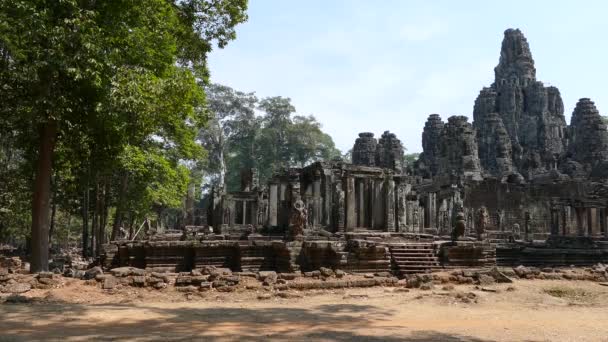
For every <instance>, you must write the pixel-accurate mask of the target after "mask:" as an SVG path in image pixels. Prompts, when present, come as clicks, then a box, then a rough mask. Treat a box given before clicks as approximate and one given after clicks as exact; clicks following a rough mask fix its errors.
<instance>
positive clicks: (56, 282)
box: [38, 278, 59, 286]
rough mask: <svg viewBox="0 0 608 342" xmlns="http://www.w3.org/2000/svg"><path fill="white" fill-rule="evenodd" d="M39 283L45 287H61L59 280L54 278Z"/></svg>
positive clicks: (39, 280)
mask: <svg viewBox="0 0 608 342" xmlns="http://www.w3.org/2000/svg"><path fill="white" fill-rule="evenodd" d="M38 282H39V283H41V284H44V285H49V286H56V285H59V280H57V279H53V278H40V279H38Z"/></svg>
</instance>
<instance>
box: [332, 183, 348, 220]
mask: <svg viewBox="0 0 608 342" xmlns="http://www.w3.org/2000/svg"><path fill="white" fill-rule="evenodd" d="M343 188H344V186H343V184H342V181H337V182H336V183H335V184H334V199H333V203H334V215H335V216H334V220H335V221H334V222H335V225H336V227H335V229H336V231H338V232H344V221H345V220H344V218H345V216H346V208H345V206H346V205H345V195H344V190H343Z"/></svg>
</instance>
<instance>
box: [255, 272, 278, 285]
mask: <svg viewBox="0 0 608 342" xmlns="http://www.w3.org/2000/svg"><path fill="white" fill-rule="evenodd" d="M277 278H278V275H277V272H275V271H260V272H258V279H259V280H260V281H262V282H264V283H267V284H274V283H276V281H277Z"/></svg>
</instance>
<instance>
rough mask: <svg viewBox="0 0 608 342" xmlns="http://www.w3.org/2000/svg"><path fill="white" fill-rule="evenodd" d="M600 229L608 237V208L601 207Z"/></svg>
mask: <svg viewBox="0 0 608 342" xmlns="http://www.w3.org/2000/svg"><path fill="white" fill-rule="evenodd" d="M599 212H600V230H601V231H602V234H603V235H604V236H605V237H608V225H606V208H600V209H599Z"/></svg>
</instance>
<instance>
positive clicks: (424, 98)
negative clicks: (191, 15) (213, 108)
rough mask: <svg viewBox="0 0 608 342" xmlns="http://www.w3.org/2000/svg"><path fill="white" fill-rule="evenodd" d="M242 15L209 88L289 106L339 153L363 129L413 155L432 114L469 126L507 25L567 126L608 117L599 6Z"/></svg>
mask: <svg viewBox="0 0 608 342" xmlns="http://www.w3.org/2000/svg"><path fill="white" fill-rule="evenodd" d="M248 12H249V21H248V22H247V23H245V24H243V25H240V26H239V27H238V28H237V39H236V40H235V41H233V42H231V43H230V44H229V45H228V46H227V47H226V48H224V49H221V50H220V49H217V50H215V51H214V52H212V53H211V55H210V58H209V64H210V69H211V80H212V82H216V83H221V84H225V85H228V86H231V87H233V88H235V89H238V90H241V91H255V92H256V94H257V95H258V96H259V97H266V96H278V95H280V96H285V97H290V98H291V99H292V103H293V104H294V105H295V107H296V109H297V111H298V114H304V115H307V114H314V115H315V116H316V117H317V119H318V120H319V121H320V122H321V123H322V124H323V129H324V130H325V131H326V132H328V133H329V134H330V135H331V136H332V137H333V138H334V141H335V142H336V145H337V147H338V148H340V149H342V150H343V151H346V150H348V149H349V148H351V147H352V145H353V143H354V140H355V138H356V137H357V134H358V133H359V132H364V131H370V132H374V133H375V134H376V136H379V135H381V134H382V132H383V131H385V130H390V131H391V132H394V133H396V134H397V136H398V137H399V138H400V139H401V141H402V142H403V143H404V145H405V147H406V148H407V149H408V150H409V151H410V152H420V151H421V149H422V147H421V134H422V128H423V126H424V122H425V121H426V118H427V117H428V115H429V114H431V113H438V114H440V115H441V117H442V118H444V119H446V118H447V117H449V116H451V115H467V116H469V117H471V116H472V112H473V103H474V101H475V98H476V97H477V94H478V93H479V91H480V90H481V88H482V87H484V86H489V85H490V84H491V83H492V81H493V77H494V67H495V66H496V64H497V63H498V58H499V55H500V45H501V41H502V37H503V32H504V30H505V29H507V28H510V27H512V28H520V29H521V30H522V31H523V32H524V35H525V36H526V37H527V39H528V42H529V43H530V48H531V50H532V55H533V57H534V59H535V61H536V69H537V79H538V80H540V81H543V82H544V83H545V85H553V86H556V87H558V88H559V89H560V91H561V94H562V97H563V99H564V105H565V108H566V112H565V115H566V120H567V121H569V120H570V116H571V114H572V110H573V109H574V105H575V104H576V101H577V100H578V99H579V98H581V97H590V98H591V99H592V100H593V101H595V103H596V105H597V107H598V109H599V110H600V113H602V115H608V20H606V19H605V18H606V15H607V14H608V2H607V1H556V0H553V1H531V0H529V1H501V2H498V1H465V0H462V1H406V0H403V1H388V0H383V1H380V0H379V1H363V0H362V1H358V0H351V1H346V0H342V1H340V0H325V1H322V0H307V1H295V0H250V4H249V11H248ZM604 109H605V110H606V111H604Z"/></svg>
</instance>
